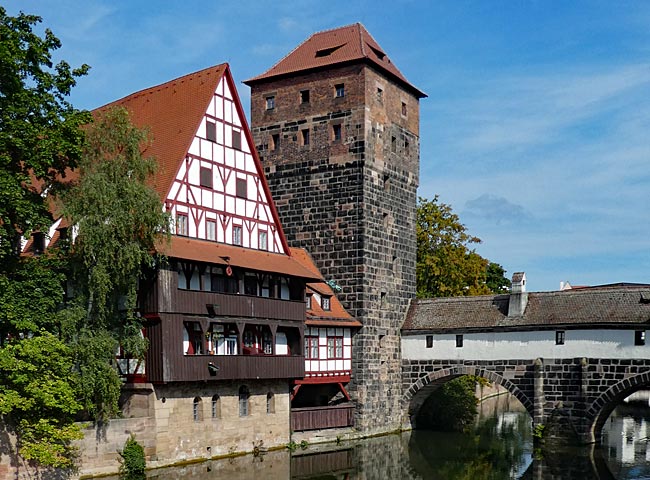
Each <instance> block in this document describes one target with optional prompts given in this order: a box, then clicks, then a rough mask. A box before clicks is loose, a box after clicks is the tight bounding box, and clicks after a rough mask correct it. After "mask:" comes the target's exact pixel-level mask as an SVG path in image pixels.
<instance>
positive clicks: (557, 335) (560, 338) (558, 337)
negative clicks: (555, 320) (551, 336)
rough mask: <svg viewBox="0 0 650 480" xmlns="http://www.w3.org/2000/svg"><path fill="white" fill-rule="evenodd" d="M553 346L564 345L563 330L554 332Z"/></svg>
mask: <svg viewBox="0 0 650 480" xmlns="http://www.w3.org/2000/svg"><path fill="white" fill-rule="evenodd" d="M555 345H564V330H558V331H557V332H555Z"/></svg>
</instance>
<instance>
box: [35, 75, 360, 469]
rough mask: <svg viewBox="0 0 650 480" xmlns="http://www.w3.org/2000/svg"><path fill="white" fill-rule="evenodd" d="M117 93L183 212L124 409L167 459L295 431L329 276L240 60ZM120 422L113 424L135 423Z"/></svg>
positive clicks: (41, 243) (145, 289)
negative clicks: (289, 202)
mask: <svg viewBox="0 0 650 480" xmlns="http://www.w3.org/2000/svg"><path fill="white" fill-rule="evenodd" d="M112 106H121V107H124V108H126V109H127V110H128V112H129V114H130V118H131V121H132V123H133V124H134V125H136V126H138V127H142V128H147V129H148V130H149V132H150V134H151V143H150V144H149V145H148V146H146V150H145V152H144V154H145V155H147V156H151V157H153V158H155V159H156V162H157V172H156V174H155V176H154V177H153V178H151V185H152V186H153V188H154V189H155V190H156V191H157V193H158V194H159V196H160V199H161V209H164V210H165V211H166V212H168V213H169V216H170V221H172V222H173V233H172V235H171V239H170V240H169V241H165V242H160V244H159V245H158V246H157V252H156V253H157V254H159V255H160V258H161V261H160V262H159V265H158V267H157V268H156V270H155V271H154V272H150V274H149V275H147V276H146V278H145V279H141V281H140V283H139V292H138V309H139V313H140V315H141V316H142V318H143V322H144V327H145V328H144V330H143V334H144V335H146V337H147V340H148V345H149V346H148V351H147V353H146V358H145V359H144V361H138V360H134V359H129V358H124V356H123V355H121V352H118V355H117V357H118V358H117V365H118V368H119V369H120V372H121V374H122V375H123V377H124V386H123V394H122V399H121V402H122V407H123V413H124V420H123V421H125V422H131V423H129V425H131V427H133V426H134V425H135V430H137V431H139V432H140V438H139V440H140V441H141V442H142V443H143V444H144V445H145V451H146V453H147V456H148V458H149V459H150V460H153V461H154V462H158V463H159V464H161V465H162V464H170V463H174V462H176V461H182V460H185V459H192V458H205V457H208V458H209V457H212V456H215V455H222V454H229V453H233V452H243V451H251V450H252V449H253V448H254V447H271V446H279V445H285V444H287V443H288V442H289V441H290V391H291V388H292V387H293V386H294V385H295V382H296V381H297V380H299V379H302V378H303V377H304V376H305V359H304V332H305V315H306V304H305V290H306V285H307V283H310V284H311V283H313V282H319V281H322V277H321V275H320V273H319V272H318V270H316V269H314V268H310V266H309V265H305V262H304V261H303V260H302V259H303V258H304V257H305V254H304V253H303V252H299V251H297V250H291V249H290V248H289V247H288V244H287V241H286V238H285V235H284V232H283V230H282V226H281V225H280V222H279V220H278V214H277V211H276V208H275V205H274V203H273V200H272V198H271V195H270V192H269V188H268V186H267V183H266V179H265V177H264V173H263V169H262V167H261V164H260V160H259V158H258V156H257V153H256V151H255V149H254V146H253V142H252V138H251V134H250V131H249V129H248V126H247V123H246V119H245V116H244V113H243V110H242V106H241V103H240V100H239V97H238V94H237V90H236V88H235V85H234V82H233V78H232V75H231V73H230V69H229V66H228V65H227V64H222V65H218V66H215V67H211V68H207V69H204V70H201V71H199V72H195V73H192V74H189V75H186V76H183V77H181V78H178V79H175V80H172V81H170V82H167V83H164V84H162V85H158V86H155V87H152V88H148V89H146V90H142V91H139V92H136V93H134V94H132V95H129V96H127V97H125V98H123V99H120V100H118V101H115V102H113V103H111V104H109V105H106V106H104V107H101V108H100V109H99V110H102V109H106V108H110V107H112ZM57 222H58V223H56V224H55V225H54V226H53V227H52V231H50V232H48V234H45V233H44V234H43V235H40V236H35V237H34V238H32V239H31V240H30V241H29V242H28V243H27V245H26V246H25V251H26V252H27V253H32V254H34V253H35V254H38V253H39V252H42V251H43V249H45V248H47V247H48V243H52V242H53V241H56V240H57V239H58V238H59V237H60V236H61V234H62V233H63V231H60V230H61V227H62V226H63V227H64V230H67V228H65V227H67V224H65V222H60V221H57ZM57 228H59V230H57ZM37 237H38V238H37ZM41 237H42V238H41ZM298 257H299V258H298ZM348 350H349V348H348ZM347 368H348V369H349V366H348V367H347ZM133 422H135V423H133ZM143 422H144V423H143ZM114 424H115V422H112V423H110V424H109V425H108V427H104V430H105V431H104V432H103V434H102V435H104V436H107V437H110V438H121V437H122V436H124V435H128V434H129V432H130V431H133V430H132V428H131V427H129V428H126V427H122V426H119V425H118V426H117V427H115V428H117V429H118V430H119V432H118V431H115V432H112V433H111V431H110V429H111V428H112V426H113V425H114ZM115 425H117V424H115ZM86 436H87V437H88V435H86ZM122 442H123V441H122ZM118 443H119V441H118ZM101 450H102V449H99V450H98V449H97V448H94V449H93V448H82V452H83V456H82V470H84V471H90V470H89V467H88V466H89V465H95V466H101V465H104V464H105V463H106V460H105V459H102V458H94V457H93V455H92V452H93V451H101ZM111 452H112V453H111V454H110V455H109V456H111V458H112V457H115V456H116V454H115V449H114V448H113V449H112V451H111ZM154 464H155V463H154Z"/></svg>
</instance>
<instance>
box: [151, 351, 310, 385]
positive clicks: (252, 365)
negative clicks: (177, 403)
mask: <svg viewBox="0 0 650 480" xmlns="http://www.w3.org/2000/svg"><path fill="white" fill-rule="evenodd" d="M178 350H179V352H180V350H181V349H180V348H179V349H178ZM166 359H167V361H166V375H165V378H164V379H163V381H164V382H177V381H182V382H188V381H189V382H193V381H217V380H250V379H284V378H286V379H293V378H302V377H303V376H304V375H305V357H303V356H298V355H296V356H286V355H178V356H176V355H175V356H167V357H166ZM210 363H212V364H213V365H215V366H216V367H218V369H219V370H218V371H217V372H216V374H215V375H211V374H210V369H209V368H208V365H209V364H210Z"/></svg>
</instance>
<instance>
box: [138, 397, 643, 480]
mask: <svg viewBox="0 0 650 480" xmlns="http://www.w3.org/2000/svg"><path fill="white" fill-rule="evenodd" d="M649 398H650V392H645V393H644V394H641V395H640V396H639V397H638V398H637V400H635V401H630V402H628V403H623V404H621V405H620V406H619V407H618V408H617V409H616V410H615V411H614V413H613V414H612V416H611V417H610V419H609V420H608V422H607V425H606V426H605V429H604V432H603V442H602V446H600V447H596V446H591V447H587V448H575V449H563V450H562V451H553V452H548V451H545V452H540V451H535V449H534V447H533V441H532V431H531V421H530V416H529V415H528V414H527V413H526V412H525V411H524V409H523V407H522V406H521V404H519V402H518V401H517V400H516V399H514V397H510V396H509V395H502V396H499V397H495V398H492V399H488V400H486V401H484V402H483V403H481V404H480V406H479V415H478V418H477V422H476V427H475V429H474V430H473V431H472V432H471V433H464V434H461V433H441V432H430V431H413V432H407V433H403V434H401V435H390V436H384V437H377V438H372V439H367V440H363V441H358V442H354V443H343V444H341V445H338V446H337V445H334V444H332V445H326V446H323V445H321V446H308V447H307V448H306V449H300V448H298V449H297V450H296V451H295V452H293V453H291V452H289V451H287V450H282V451H272V452H267V453H265V454H263V455H260V456H257V457H255V456H252V455H246V456H242V457H236V458H231V459H226V460H218V461H209V462H203V463H197V464H193V465H189V466H185V467H176V468H166V469H159V470H153V471H150V472H148V474H147V478H148V479H156V480H172V479H182V480H189V479H193V480H207V479H222V478H223V479H226V478H227V479H228V480H249V479H251V480H253V479H254V480H267V479H268V480H303V479H304V480H307V479H310V480H385V479H399V480H408V479H425V480H428V479H431V480H507V479H524V480H527V479H530V480H589V479H599V480H608V479H617V480H633V479H634V480H640V479H650V442H649V440H648V436H649V435H650V428H649V426H648V425H649V424H650V407H649V406H648V399H649Z"/></svg>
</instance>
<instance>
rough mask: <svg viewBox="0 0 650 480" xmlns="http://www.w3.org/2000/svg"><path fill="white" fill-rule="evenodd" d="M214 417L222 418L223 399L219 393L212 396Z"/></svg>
mask: <svg viewBox="0 0 650 480" xmlns="http://www.w3.org/2000/svg"><path fill="white" fill-rule="evenodd" d="M212 418H221V399H220V398H219V395H213V396H212Z"/></svg>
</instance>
